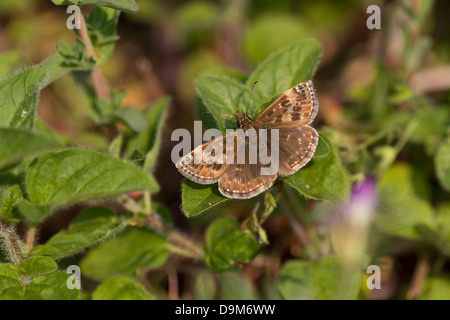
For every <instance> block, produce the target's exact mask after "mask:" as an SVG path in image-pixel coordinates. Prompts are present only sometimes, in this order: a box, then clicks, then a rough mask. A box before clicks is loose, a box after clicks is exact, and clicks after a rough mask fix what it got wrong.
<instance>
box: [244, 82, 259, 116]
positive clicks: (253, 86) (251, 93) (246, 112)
mask: <svg viewBox="0 0 450 320" xmlns="http://www.w3.org/2000/svg"><path fill="white" fill-rule="evenodd" d="M257 83H258V81H255V82H253V85H252V91H251V92H250V98H248V103H247V110H245V114H246V115H248V106H249V105H250V101H251V100H252V95H253V89H254V88H255V84H257Z"/></svg>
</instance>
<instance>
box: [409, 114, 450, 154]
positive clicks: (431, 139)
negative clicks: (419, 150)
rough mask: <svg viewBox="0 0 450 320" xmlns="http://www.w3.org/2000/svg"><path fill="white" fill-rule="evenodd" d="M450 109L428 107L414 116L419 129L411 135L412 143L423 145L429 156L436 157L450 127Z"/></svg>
mask: <svg viewBox="0 0 450 320" xmlns="http://www.w3.org/2000/svg"><path fill="white" fill-rule="evenodd" d="M449 109H450V108H449V107H448V106H441V107H433V108H430V107H428V106H426V107H423V108H420V109H418V110H417V111H416V112H414V113H413V114H412V115H413V116H414V118H415V119H417V127H416V128H415V129H414V131H413V132H412V134H411V138H410V140H411V142H416V143H422V144H423V145H424V147H425V151H426V152H427V154H429V155H435V154H436V152H437V150H438V147H439V145H440V144H441V143H442V141H443V138H444V135H445V131H446V129H447V128H448V127H449V125H450V110H449Z"/></svg>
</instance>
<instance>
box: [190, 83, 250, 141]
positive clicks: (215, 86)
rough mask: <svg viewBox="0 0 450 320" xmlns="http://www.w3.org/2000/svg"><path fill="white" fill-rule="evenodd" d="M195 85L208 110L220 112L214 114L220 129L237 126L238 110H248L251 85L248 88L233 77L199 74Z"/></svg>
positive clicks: (223, 130)
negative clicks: (235, 116) (236, 113)
mask: <svg viewBox="0 0 450 320" xmlns="http://www.w3.org/2000/svg"><path fill="white" fill-rule="evenodd" d="M194 85H195V87H196V89H197V92H198V94H199V96H200V97H201V98H202V100H203V103H204V104H205V105H206V107H207V108H208V110H209V111H211V112H213V113H214V114H218V115H213V116H214V118H215V119H216V121H217V125H218V126H219V129H220V130H222V132H224V133H225V129H227V128H236V121H235V120H234V114H235V112H236V110H243V111H245V110H246V108H247V103H248V99H249V96H250V89H251V86H250V87H249V88H247V87H245V86H244V85H243V84H242V83H240V82H237V81H236V80H234V79H232V78H227V77H224V76H214V75H201V76H198V77H197V78H195V80H194ZM220 115H224V116H226V117H232V118H233V119H232V120H230V119H227V118H225V117H221V116H220Z"/></svg>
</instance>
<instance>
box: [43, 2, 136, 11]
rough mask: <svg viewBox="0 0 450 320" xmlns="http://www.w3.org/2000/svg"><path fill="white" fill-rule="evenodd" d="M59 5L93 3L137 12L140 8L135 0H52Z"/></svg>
mask: <svg viewBox="0 0 450 320" xmlns="http://www.w3.org/2000/svg"><path fill="white" fill-rule="evenodd" d="M52 2H53V3H54V4H56V5H58V6H61V5H71V4H76V5H79V6H82V5H86V4H93V5H95V6H104V7H108V8H113V9H117V10H120V11H123V12H136V11H138V9H139V6H138V5H137V3H136V1H134V0H52Z"/></svg>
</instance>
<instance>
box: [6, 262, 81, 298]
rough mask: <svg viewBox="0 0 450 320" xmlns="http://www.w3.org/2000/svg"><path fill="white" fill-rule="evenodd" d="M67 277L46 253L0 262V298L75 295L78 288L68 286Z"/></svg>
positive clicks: (67, 296) (78, 294)
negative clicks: (44, 254) (16, 260)
mask: <svg viewBox="0 0 450 320" xmlns="http://www.w3.org/2000/svg"><path fill="white" fill-rule="evenodd" d="M68 278H69V275H68V274H67V273H65V272H61V271H57V265H56V263H55V262H54V261H53V260H52V259H50V258H48V257H30V258H28V259H26V260H25V261H24V262H22V263H21V264H20V265H14V264H11V263H0V300H74V299H78V298H79V296H80V290H77V289H72V290H71V289H69V288H68V287H67V279H68Z"/></svg>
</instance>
